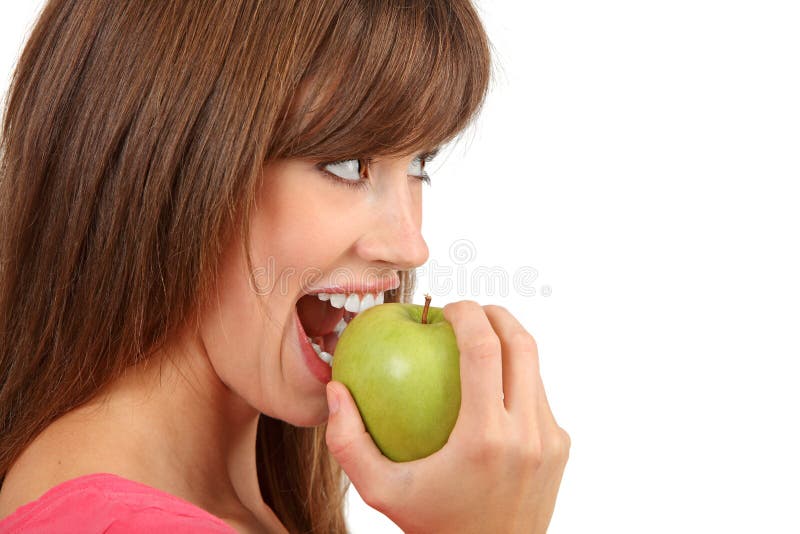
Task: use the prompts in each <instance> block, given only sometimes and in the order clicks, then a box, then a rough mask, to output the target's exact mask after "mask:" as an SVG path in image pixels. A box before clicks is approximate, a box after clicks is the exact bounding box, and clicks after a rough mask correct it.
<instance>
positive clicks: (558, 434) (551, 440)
mask: <svg viewBox="0 0 800 534" xmlns="http://www.w3.org/2000/svg"><path fill="white" fill-rule="evenodd" d="M545 446H546V448H547V456H548V457H549V458H552V459H553V460H556V461H563V460H565V459H567V458H569V449H570V446H571V439H570V437H569V434H567V433H566V432H565V431H564V429H563V428H561V427H556V429H555V431H554V432H551V433H549V434H548V436H547V438H546V443H545Z"/></svg>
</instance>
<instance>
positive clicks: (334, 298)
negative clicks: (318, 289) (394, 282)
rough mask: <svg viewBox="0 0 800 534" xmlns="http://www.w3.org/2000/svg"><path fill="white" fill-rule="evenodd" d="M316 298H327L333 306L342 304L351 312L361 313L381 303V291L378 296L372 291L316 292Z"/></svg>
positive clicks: (338, 306)
mask: <svg viewBox="0 0 800 534" xmlns="http://www.w3.org/2000/svg"><path fill="white" fill-rule="evenodd" d="M317 298H318V299H319V300H329V301H330V303H331V306H333V307H334V308H341V307H342V306H344V309H345V310H347V311H349V312H351V313H361V312H363V311H364V310H366V309H368V308H371V307H373V306H375V305H376V304H383V291H381V292H380V293H378V296H375V295H373V294H372V293H365V294H364V295H358V294H357V293H350V294H345V293H317Z"/></svg>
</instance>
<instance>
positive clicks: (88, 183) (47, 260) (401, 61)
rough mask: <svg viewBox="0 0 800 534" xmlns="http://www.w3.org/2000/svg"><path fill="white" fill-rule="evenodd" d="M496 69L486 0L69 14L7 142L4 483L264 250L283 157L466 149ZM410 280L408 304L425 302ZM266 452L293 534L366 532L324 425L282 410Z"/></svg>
mask: <svg viewBox="0 0 800 534" xmlns="http://www.w3.org/2000/svg"><path fill="white" fill-rule="evenodd" d="M489 70H490V69H489V50H488V43H487V39H486V36H485V34H484V31H483V28H482V26H481V24H480V21H479V18H478V16H477V14H476V12H475V10H474V8H473V6H472V5H471V3H470V1H469V0H297V1H292V2H286V1H283V0H281V1H277V0H274V1H269V0H263V1H259V0H194V1H186V2H151V1H146V0H128V1H124V2H108V1H105V0H50V1H49V2H48V3H47V5H46V6H45V8H44V10H43V12H42V14H41V16H40V18H39V19H38V21H37V23H36V25H35V27H34V28H33V31H32V34H31V36H30V38H29V40H28V42H27V43H26V45H25V48H24V50H23V52H22V55H21V57H20V59H19V62H18V64H17V66H16V69H15V72H14V75H13V78H12V83H11V87H10V90H9V92H8V94H7V101H6V106H5V114H4V120H3V125H2V138H1V139H0V142H1V143H2V144H1V145H0V150H1V151H2V152H0V213H2V214H3V215H2V218H3V220H4V221H5V222H4V223H3V224H4V227H3V229H2V231H0V484H1V483H2V477H3V476H4V475H5V473H6V472H7V471H8V469H9V467H10V466H11V465H12V463H13V462H14V461H15V459H16V458H17V457H18V456H19V454H20V453H21V452H22V450H23V449H24V448H25V447H26V446H27V445H28V444H29V443H30V442H31V441H32V440H33V439H34V438H35V437H36V436H37V435H38V434H39V433H40V432H41V431H42V430H43V429H44V428H45V427H47V426H48V425H49V424H50V423H51V422H53V421H54V420H55V419H57V418H58V417H60V416H61V415H63V414H64V413H66V412H68V411H69V410H71V409H73V408H75V407H77V406H80V405H81V404H83V403H85V402H87V401H89V400H90V399H92V398H93V397H94V396H95V395H96V394H97V393H98V391H99V390H100V389H101V388H102V387H104V386H106V385H108V384H109V383H111V382H112V381H114V380H115V379H117V378H118V377H120V376H121V374H122V373H123V371H124V370H125V369H126V368H128V367H130V366H132V365H134V364H136V363H137V362H140V361H142V360H143V359H145V358H147V357H148V356H149V355H150V354H152V353H153V352H154V351H155V350H156V349H157V348H159V347H161V346H163V344H164V343H165V342H166V340H167V339H170V338H171V336H172V335H174V333H175V332H177V331H178V330H179V328H180V326H181V325H183V324H187V322H188V321H196V320H197V314H198V313H199V312H198V310H201V309H203V308H204V307H205V305H206V304H209V303H210V302H211V299H212V295H213V292H214V290H215V280H216V276H217V270H218V266H219V264H220V252H221V250H222V249H223V247H224V245H225V244H226V243H227V242H229V241H230V240H231V239H239V240H241V243H242V246H243V247H245V250H249V236H248V235H247V228H248V226H247V224H246V221H248V220H249V215H250V211H251V209H252V206H253V204H254V198H255V192H256V191H257V189H258V186H259V183H258V182H259V179H260V175H261V173H260V171H261V169H262V167H263V165H264V163H265V162H266V161H269V160H272V159H277V158H290V157H304V158H313V159H317V160H328V161H330V160H334V159H342V158H352V157H360V156H380V155H388V154H404V153H410V152H412V151H413V150H416V149H421V148H432V147H434V146H436V145H439V144H441V143H444V142H447V141H449V140H451V139H452V138H453V137H454V136H455V135H457V134H458V133H459V132H460V131H462V130H463V129H464V128H465V127H466V126H467V125H468V124H469V123H470V121H471V120H472V118H473V117H474V116H475V114H476V112H477V111H478V109H479V108H480V106H481V103H482V101H483V98H484V95H485V92H486V89H487V84H488V81H489V76H490V74H489ZM248 257H249V256H248ZM401 274H402V279H403V281H404V286H403V287H401V288H400V290H398V291H397V292H396V293H395V294H393V295H390V296H389V299H387V300H402V299H403V294H405V295H406V297H407V296H408V295H410V293H411V291H412V289H413V276H412V275H413V272H405V273H401ZM267 436H269V438H267ZM257 455H258V476H259V482H260V485H261V490H262V495H263V497H264V500H265V502H266V503H267V504H268V505H269V506H270V507H271V508H272V509H273V510H274V511H275V513H276V514H277V516H278V517H279V518H280V520H281V521H282V522H283V523H284V525H285V526H286V527H287V528H288V529H289V530H290V531H294V532H300V531H312V530H313V531H318V532H319V531H322V532H344V531H345V526H344V519H343V512H342V499H343V494H344V490H345V485H344V482H343V480H344V477H342V476H341V472H340V471H339V469H338V467H337V466H336V465H335V462H334V461H333V460H332V459H331V457H330V456H329V455H328V453H327V450H326V449H325V446H324V425H322V426H320V427H316V428H296V427H293V426H291V425H289V424H287V423H284V422H282V421H279V420H276V419H272V418H269V417H267V416H264V415H262V416H261V421H260V424H259V436H258V445H257Z"/></svg>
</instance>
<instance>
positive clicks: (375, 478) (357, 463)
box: [325, 381, 394, 508]
mask: <svg viewBox="0 0 800 534" xmlns="http://www.w3.org/2000/svg"><path fill="white" fill-rule="evenodd" d="M326 390H327V395H328V408H329V411H330V415H329V416H328V428H327V430H326V433H325V441H326V443H327V445H328V450H329V451H330V453H331V455H333V457H334V458H335V459H336V461H337V462H338V463H339V465H340V466H341V467H342V469H343V470H344V472H345V473H346V474H347V476H348V478H349V479H350V481H351V482H352V483H353V485H354V486H355V487H356V489H357V490H358V493H359V494H360V495H361V497H362V499H364V501H365V502H366V503H367V504H369V505H371V506H372V507H373V508H377V506H378V503H380V502H391V497H390V496H387V495H384V494H383V492H385V490H386V489H387V484H386V481H387V480H390V479H391V477H390V474H391V471H392V468H393V466H394V464H393V463H392V462H391V460H389V459H388V458H386V457H385V456H383V454H381V451H380V450H379V449H378V447H377V446H376V445H375V442H374V441H372V437H371V436H370V435H369V433H368V432H367V431H366V429H365V428H364V422H363V421H362V419H361V414H360V413H359V411H358V407H357V406H356V403H355V401H353V397H352V396H351V395H350V392H349V391H348V389H347V387H346V386H345V385H344V384H342V383H341V382H336V381H331V382H328V385H327V388H326Z"/></svg>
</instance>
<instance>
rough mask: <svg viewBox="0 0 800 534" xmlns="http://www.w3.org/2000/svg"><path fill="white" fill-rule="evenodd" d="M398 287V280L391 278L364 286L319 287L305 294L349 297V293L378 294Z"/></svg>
mask: <svg viewBox="0 0 800 534" xmlns="http://www.w3.org/2000/svg"><path fill="white" fill-rule="evenodd" d="M399 286H400V278H398V277H393V278H387V279H385V280H377V281H375V282H370V283H366V284H345V285H341V286H332V287H320V288H312V289H309V290H307V291H306V292H305V294H306V295H316V294H318V293H330V294H344V295H349V294H350V293H361V294H366V293H380V292H383V291H390V290H392V289H396V288H397V287H399Z"/></svg>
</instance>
